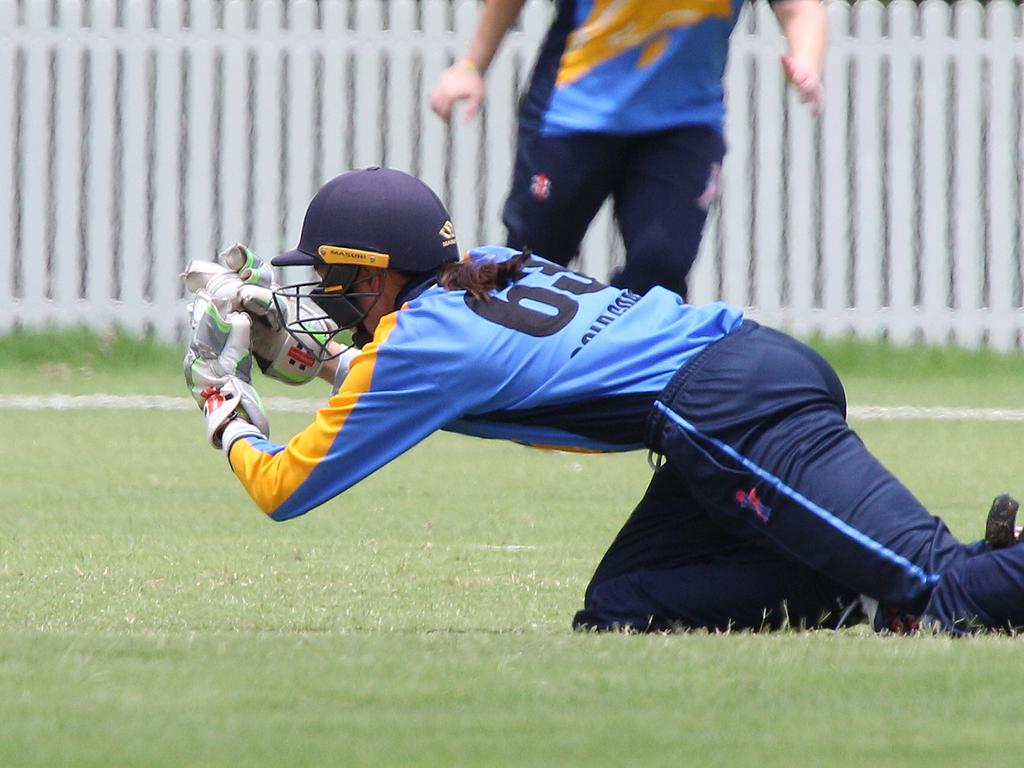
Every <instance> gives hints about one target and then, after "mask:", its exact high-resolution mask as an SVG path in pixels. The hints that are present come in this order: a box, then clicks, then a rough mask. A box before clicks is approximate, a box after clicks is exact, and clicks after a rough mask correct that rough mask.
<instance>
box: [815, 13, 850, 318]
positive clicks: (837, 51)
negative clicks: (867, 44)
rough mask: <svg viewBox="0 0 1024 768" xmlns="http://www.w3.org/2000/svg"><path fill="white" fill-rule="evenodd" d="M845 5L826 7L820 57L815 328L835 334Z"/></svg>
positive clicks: (843, 254)
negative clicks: (819, 316)
mask: <svg viewBox="0 0 1024 768" xmlns="http://www.w3.org/2000/svg"><path fill="white" fill-rule="evenodd" d="M849 15H850V11H849V8H848V7H847V6H846V4H845V3H830V4H829V6H828V19H829V29H830V30H831V31H830V36H831V39H832V43H831V45H830V47H829V52H828V56H827V57H826V59H825V84H826V90H825V113H824V115H823V135H822V149H823V153H822V154H823V159H824V167H823V169H822V205H823V207H824V211H823V221H822V227H823V231H822V241H823V243H824V247H823V250H824V253H823V258H822V276H823V278H824V289H823V297H822V299H823V304H824V308H825V312H824V318H823V323H822V326H821V327H820V329H819V330H821V331H822V332H823V333H825V334H826V335H828V336H838V335H840V334H843V333H846V332H847V331H848V330H849V328H850V321H849V311H848V309H847V307H848V306H849V299H848V297H849V257H850V229H849V226H850V219H849V209H850V200H849V184H850V175H849V174H850V169H849V164H848V162H849V146H848V143H847V140H848V135H847V128H848V125H849V122H848V121H849V108H848V106H847V95H848V93H849V87H850V82H849V65H850V49H849V34H850V26H849Z"/></svg>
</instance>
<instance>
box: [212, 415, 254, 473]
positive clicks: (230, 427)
mask: <svg viewBox="0 0 1024 768" xmlns="http://www.w3.org/2000/svg"><path fill="white" fill-rule="evenodd" d="M243 437H263V433H262V432H260V431H259V429H257V428H256V427H254V426H253V425H252V424H250V423H249V422H248V421H246V420H245V419H243V418H234V419H231V421H229V422H228V424H227V426H226V427H224V431H223V432H221V436H220V440H221V445H222V446H223V447H224V455H225V456H227V458H228V464H230V463H231V446H233V445H234V444H235V443H236V442H238V441H239V440H241V439H242V438H243Z"/></svg>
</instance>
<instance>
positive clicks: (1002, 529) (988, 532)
mask: <svg viewBox="0 0 1024 768" xmlns="http://www.w3.org/2000/svg"><path fill="white" fill-rule="evenodd" d="M1018 509H1020V504H1019V503H1018V502H1017V500H1016V499H1015V498H1013V497H1012V496H1010V495H1009V494H1008V493H1004V494H1001V495H999V496H996V497H995V498H994V499H992V508H991V509H989V511H988V520H987V521H986V523H985V542H986V543H987V544H988V545H989V546H990V547H992V549H1002V548H1003V547H1008V546H1010V545H1011V544H1016V543H1017V532H1016V527H1015V526H1016V522H1017V510H1018Z"/></svg>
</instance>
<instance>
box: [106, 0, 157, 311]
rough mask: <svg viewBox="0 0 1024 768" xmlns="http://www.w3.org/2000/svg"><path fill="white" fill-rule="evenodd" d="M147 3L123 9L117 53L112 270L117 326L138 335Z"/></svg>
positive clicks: (144, 261) (139, 0) (144, 254)
mask: <svg viewBox="0 0 1024 768" xmlns="http://www.w3.org/2000/svg"><path fill="white" fill-rule="evenodd" d="M147 6H148V0H129V1H128V2H127V3H126V5H125V32H126V33H127V34H126V37H125V41H124V44H123V48H122V53H121V67H120V69H121V83H122V88H121V93H120V94H119V99H120V101H119V103H120V110H119V114H120V118H121V119H120V121H119V122H120V125H118V126H117V130H118V131H119V132H120V135H121V162H120V164H119V165H118V166H117V167H119V168H120V171H121V173H120V178H119V179H118V180H117V181H116V182H115V183H118V184H119V186H120V191H121V197H120V200H119V201H118V202H119V205H118V208H119V213H120V222H121V227H120V230H121V231H120V232H119V234H120V242H119V243H118V250H117V257H118V258H117V260H116V261H115V264H114V271H115V277H114V284H115V286H117V288H116V290H115V296H116V297H117V299H118V301H119V304H118V307H117V309H118V318H119V320H118V322H120V323H123V324H124V325H126V326H127V327H128V328H131V329H133V330H135V331H139V330H141V329H142V328H143V326H144V323H145V319H146V314H147V312H146V307H145V305H144V301H143V293H144V290H143V289H144V285H143V283H144V281H145V279H146V272H147V268H148V266H149V264H148V262H149V258H150V255H151V254H150V251H149V248H148V243H147V241H146V223H147V222H146V209H147V201H146V194H147V191H148V190H147V182H148V180H149V170H150V169H149V167H148V158H147V156H146V130H147V122H148V118H149V111H150V103H149V81H148V74H149V73H148V57H147V55H146V53H147V50H148V46H147V44H146V43H145V42H144V40H143V34H144V32H145V30H146V21H147V19H146V16H147Z"/></svg>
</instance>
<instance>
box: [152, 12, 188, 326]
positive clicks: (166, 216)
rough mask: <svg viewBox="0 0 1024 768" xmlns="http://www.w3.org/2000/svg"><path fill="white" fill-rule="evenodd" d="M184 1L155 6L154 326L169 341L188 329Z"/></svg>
mask: <svg viewBox="0 0 1024 768" xmlns="http://www.w3.org/2000/svg"><path fill="white" fill-rule="evenodd" d="M181 24H182V8H181V0H160V4H159V5H158V6H157V23H156V27H157V31H158V34H159V37H158V40H157V45H156V95H155V107H156V111H155V113H154V116H153V128H154V141H155V142H156V146H155V147H154V159H155V167H154V169H153V172H154V180H153V193H154V203H153V278H152V279H153V289H152V297H153V299H152V300H153V324H154V327H155V329H156V333H157V334H158V335H159V336H160V337H161V338H164V339H168V338H171V337H172V336H173V334H174V332H175V330H176V329H177V328H178V327H179V326H181V325H183V324H184V321H185V313H184V311H183V307H182V306H181V304H182V302H181V301H180V299H181V297H182V295H183V293H184V290H183V286H182V284H181V280H179V279H178V274H179V273H180V272H181V271H182V269H183V268H184V266H185V262H186V260H187V258H186V256H187V254H186V252H185V249H184V248H182V237H181V236H182V221H181V218H180V211H181V191H182V184H181V166H180V163H181V160H182V154H181V153H182V139H183V137H184V131H185V126H184V124H183V118H182V96H183V94H182V82H181V81H182V66H181V63H182V57H183V55H184V54H183V48H184V45H183V34H182V28H181Z"/></svg>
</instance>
